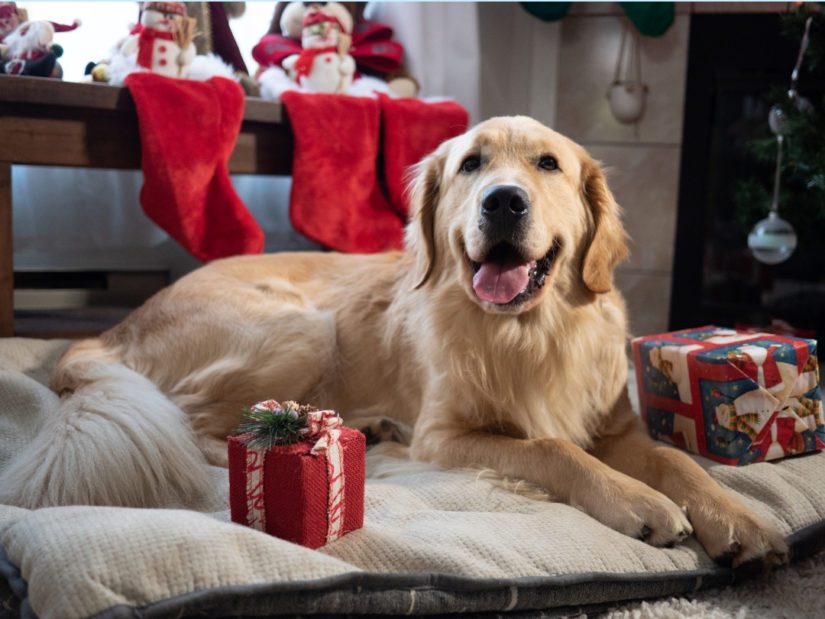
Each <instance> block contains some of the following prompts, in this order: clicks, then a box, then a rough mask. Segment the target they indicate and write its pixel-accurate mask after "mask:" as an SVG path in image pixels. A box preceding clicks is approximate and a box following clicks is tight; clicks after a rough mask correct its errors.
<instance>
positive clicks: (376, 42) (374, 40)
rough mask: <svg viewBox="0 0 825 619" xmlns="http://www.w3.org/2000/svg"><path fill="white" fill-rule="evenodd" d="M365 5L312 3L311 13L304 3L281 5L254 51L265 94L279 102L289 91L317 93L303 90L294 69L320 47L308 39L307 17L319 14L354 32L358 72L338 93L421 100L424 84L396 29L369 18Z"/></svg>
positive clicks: (352, 52) (351, 51) (353, 51)
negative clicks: (409, 67)
mask: <svg viewBox="0 0 825 619" xmlns="http://www.w3.org/2000/svg"><path fill="white" fill-rule="evenodd" d="M365 5H366V3H364V2H341V3H337V2H329V3H326V4H322V5H321V4H311V5H309V8H308V9H307V8H305V6H304V5H303V4H302V3H300V2H291V3H285V2H279V3H278V4H277V5H276V9H275V15H274V17H273V20H272V24H271V25H270V31H269V33H267V34H266V35H264V37H263V38H262V39H261V40H260V42H259V43H258V44H257V45H256V46H255V48H254V49H253V50H252V56H253V57H254V58H255V60H257V61H258V63H259V64H260V69H259V71H258V80H259V81H260V83H261V96H263V97H265V98H269V99H279V98H280V94H281V93H282V92H284V91H286V90H298V91H304V92H313V90H312V89H311V87H302V85H300V84H299V83H297V82H296V80H295V75H294V73H293V74H292V75H291V74H290V69H292V67H293V65H294V63H295V61H296V59H297V58H298V57H300V55H301V54H302V52H303V51H304V50H303V48H304V47H314V43H313V44H311V45H307V44H306V43H305V42H304V37H303V36H302V35H303V32H304V19H305V17H306V16H307V14H308V13H313V12H316V11H322V12H326V13H332V14H333V15H334V16H335V17H336V18H337V20H338V22H339V23H341V24H342V27H341V28H340V29H341V30H342V31H343V30H346V31H348V32H349V34H351V42H350V45H349V55H350V56H351V57H352V59H353V60H354V62H355V65H356V68H355V72H354V74H353V79H352V81H351V84H350V85H349V86H348V87H347V88H346V89H344V90H338V91H335V92H345V93H347V94H353V95H366V96H372V95H373V94H374V93H375V92H381V93H385V94H389V95H394V96H400V97H414V96H416V95H417V94H418V83H417V82H416V81H415V79H413V78H412V77H411V76H410V75H409V74H408V73H407V71H406V70H405V69H404V67H403V64H402V59H403V55H404V48H403V47H402V46H401V45H400V44H399V43H398V42H397V41H395V40H393V39H392V29H391V28H389V27H388V26H385V25H383V24H378V23H376V22H372V21H369V20H366V19H364V18H363V11H364V7H365ZM343 25H346V26H347V28H344V27H343ZM326 46H327V47H331V46H330V45H328V44H326ZM339 52H340V49H339ZM326 92H331V91H326Z"/></svg>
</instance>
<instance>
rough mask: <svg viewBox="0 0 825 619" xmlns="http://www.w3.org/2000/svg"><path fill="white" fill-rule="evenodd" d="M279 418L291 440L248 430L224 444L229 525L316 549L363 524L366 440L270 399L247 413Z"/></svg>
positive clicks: (319, 414) (329, 419)
mask: <svg viewBox="0 0 825 619" xmlns="http://www.w3.org/2000/svg"><path fill="white" fill-rule="evenodd" d="M284 411H285V414H291V415H292V420H293V423H292V429H293V430H294V432H293V436H292V438H289V437H287V438H286V439H285V438H284V437H283V436H277V432H276V433H275V434H276V436H275V439H274V440H272V436H269V437H267V436H265V434H266V428H265V427H262V426H261V425H260V424H259V425H257V426H256V425H255V424H254V423H252V424H250V423H245V424H242V425H241V426H240V428H239V429H240V430H241V431H242V433H240V434H237V435H235V436H230V437H229V438H228V443H229V505H230V512H231V515H232V521H233V522H237V523H239V524H244V525H247V526H249V527H252V528H253V529H257V530H259V531H265V532H266V533H269V534H270V535H274V536H276V537H279V538H281V539H285V540H287V541H290V542H294V543H296V544H301V545H302V546H306V547H308V548H318V547H320V546H323V545H325V544H327V543H329V542H331V541H334V540H336V539H338V538H340V537H341V536H342V535H345V534H346V533H349V532H350V531H354V530H356V529H360V528H361V527H362V526H363V524H364V478H365V453H366V439H365V437H364V435H363V434H361V433H360V432H358V431H357V430H353V429H351V428H347V427H344V426H343V425H342V422H341V418H340V417H339V416H338V415H337V414H336V413H335V412H333V411H320V410H316V409H312V408H310V407H306V406H300V407H299V406H298V405H297V404H295V403H293V402H285V403H284V404H283V405H281V404H279V403H278V402H276V401H274V400H268V401H266V402H261V403H259V404H256V405H255V406H254V407H252V408H251V409H250V412H251V414H252V415H255V414H256V413H257V414H258V415H269V417H268V419H273V418H275V419H277V415H280V414H281V412H284ZM273 415H275V416H276V417H273ZM279 423H280V422H279ZM244 430H249V431H244ZM256 430H257V432H256ZM291 440H294V441H295V442H290V441H291ZM267 443H269V444H267Z"/></svg>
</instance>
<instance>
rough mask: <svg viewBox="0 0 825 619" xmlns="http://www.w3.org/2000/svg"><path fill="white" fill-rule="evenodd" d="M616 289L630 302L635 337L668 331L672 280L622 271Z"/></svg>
mask: <svg viewBox="0 0 825 619" xmlns="http://www.w3.org/2000/svg"><path fill="white" fill-rule="evenodd" d="M615 282H616V286H617V287H618V288H619V290H621V292H622V294H623V295H624V298H625V301H626V302H627V315H628V319H629V321H630V332H631V334H633V335H634V336H640V335H652V334H654V333H663V332H664V331H667V322H668V315H669V312H670V282H671V279H670V276H669V275H651V274H646V273H639V272H630V271H625V270H621V269H620V270H619V271H618V272H617V273H616V275H615Z"/></svg>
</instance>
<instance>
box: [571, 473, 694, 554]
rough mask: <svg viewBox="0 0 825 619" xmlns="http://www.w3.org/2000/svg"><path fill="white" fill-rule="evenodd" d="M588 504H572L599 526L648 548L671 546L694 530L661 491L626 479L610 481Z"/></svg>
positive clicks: (579, 501)
mask: <svg viewBox="0 0 825 619" xmlns="http://www.w3.org/2000/svg"><path fill="white" fill-rule="evenodd" d="M589 494H591V495H592V496H591V497H590V499H589V500H588V501H586V502H585V501H581V500H577V501H575V503H576V504H578V505H580V506H581V507H583V508H584V511H586V512H587V513H588V514H590V515H591V516H593V517H594V518H596V519H597V520H599V521H600V522H601V523H602V524H605V525H607V526H609V527H610V528H611V529H615V530H616V531H619V532H620V533H624V534H625V535H629V536H630V537H635V538H637V539H640V540H642V541H644V542H647V543H648V544H650V545H651V546H667V547H670V546H673V545H675V544H677V543H679V542H682V541H684V540H685V539H687V538H688V537H689V536H690V534H691V533H692V532H693V528H692V527H691V525H690V522H689V521H688V519H687V516H686V515H685V512H684V511H683V510H682V509H681V508H679V506H678V505H676V503H674V502H673V501H671V500H670V499H669V498H667V497H666V496H665V495H664V494H662V493H661V492H657V491H656V490H654V489H653V488H651V487H650V486H648V485H646V484H643V483H642V482H640V481H636V480H635V479H631V478H629V477H625V476H621V478H618V479H615V480H612V481H611V483H610V486H609V488H606V489H605V491H604V492H603V493H602V492H597V493H589Z"/></svg>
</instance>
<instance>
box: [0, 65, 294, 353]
mask: <svg viewBox="0 0 825 619" xmlns="http://www.w3.org/2000/svg"><path fill="white" fill-rule="evenodd" d="M206 112H207V111H204V113H206ZM292 149H293V140H292V131H291V130H290V127H289V123H288V122H287V120H286V118H285V115H284V114H283V110H282V107H281V105H280V104H279V103H275V102H272V101H264V100H262V99H256V98H247V99H246V101H245V106H244V118H243V123H242V125H241V131H240V134H239V135H238V139H237V143H236V144H235V150H234V151H233V152H232V156H231V158H230V160H229V171H230V172H232V173H235V174H267V175H288V174H290V173H291V170H292ZM140 157H141V148H140V136H139V133H138V122H137V114H136V112H135V105H134V101H133V100H132V97H131V95H130V94H129V90H128V89H126V88H119V87H116V86H109V85H105V84H79V83H72V82H63V81H61V80H54V79H46V78H37V77H20V76H10V75H0V337H3V336H9V335H12V334H13V333H14V308H13V290H14V283H13V282H14V278H13V253H12V216H11V209H12V203H11V196H12V193H11V166H12V165H13V164H27V165H46V166H68V167H84V168H114V169H126V170H134V169H140Z"/></svg>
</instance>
